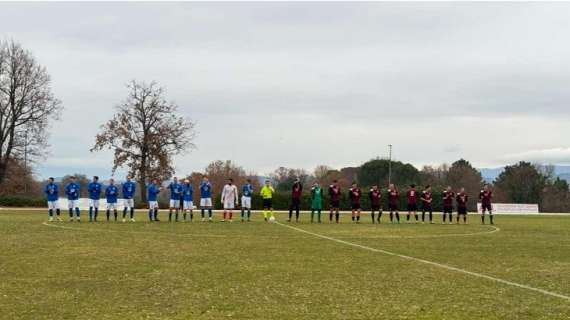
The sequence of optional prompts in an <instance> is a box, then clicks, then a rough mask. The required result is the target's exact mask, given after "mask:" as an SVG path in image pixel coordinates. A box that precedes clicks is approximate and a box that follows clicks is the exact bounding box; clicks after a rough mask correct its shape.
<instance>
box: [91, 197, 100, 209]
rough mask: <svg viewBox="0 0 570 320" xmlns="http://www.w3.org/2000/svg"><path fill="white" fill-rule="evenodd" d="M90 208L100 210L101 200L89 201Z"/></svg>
mask: <svg viewBox="0 0 570 320" xmlns="http://www.w3.org/2000/svg"><path fill="white" fill-rule="evenodd" d="M89 206H90V207H93V208H97V209H99V200H93V199H89Z"/></svg>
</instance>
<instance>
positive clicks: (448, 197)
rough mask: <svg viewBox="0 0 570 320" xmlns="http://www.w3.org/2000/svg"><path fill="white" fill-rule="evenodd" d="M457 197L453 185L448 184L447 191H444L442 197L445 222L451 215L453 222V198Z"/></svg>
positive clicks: (450, 221) (450, 220)
mask: <svg viewBox="0 0 570 320" xmlns="http://www.w3.org/2000/svg"><path fill="white" fill-rule="evenodd" d="M454 197H455V193H453V191H451V187H450V186H448V187H447V189H446V190H445V191H443V194H442V198H443V223H445V218H446V216H447V215H449V223H450V224H451V223H452V221H453V217H452V216H453V198H454Z"/></svg>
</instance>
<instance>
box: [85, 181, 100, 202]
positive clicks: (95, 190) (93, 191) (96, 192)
mask: <svg viewBox="0 0 570 320" xmlns="http://www.w3.org/2000/svg"><path fill="white" fill-rule="evenodd" d="M102 189H103V186H102V185H101V184H100V183H99V182H91V183H90V184H89V185H88V186H87V191H88V192H89V199H91V200H99V198H101V190H102Z"/></svg>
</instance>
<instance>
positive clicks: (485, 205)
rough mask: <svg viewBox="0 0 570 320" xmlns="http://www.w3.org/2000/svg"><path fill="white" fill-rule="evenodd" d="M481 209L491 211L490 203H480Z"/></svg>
mask: <svg viewBox="0 0 570 320" xmlns="http://www.w3.org/2000/svg"><path fill="white" fill-rule="evenodd" d="M481 211H483V212H485V211H489V212H491V211H493V206H492V205H491V204H490V203H484V204H482V205H481Z"/></svg>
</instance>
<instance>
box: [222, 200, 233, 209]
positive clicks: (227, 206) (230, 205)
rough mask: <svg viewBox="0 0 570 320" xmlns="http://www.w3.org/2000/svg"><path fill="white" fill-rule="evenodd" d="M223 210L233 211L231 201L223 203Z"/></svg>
mask: <svg viewBox="0 0 570 320" xmlns="http://www.w3.org/2000/svg"><path fill="white" fill-rule="evenodd" d="M224 209H228V210H233V209H234V202H233V201H225V202H224Z"/></svg>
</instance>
